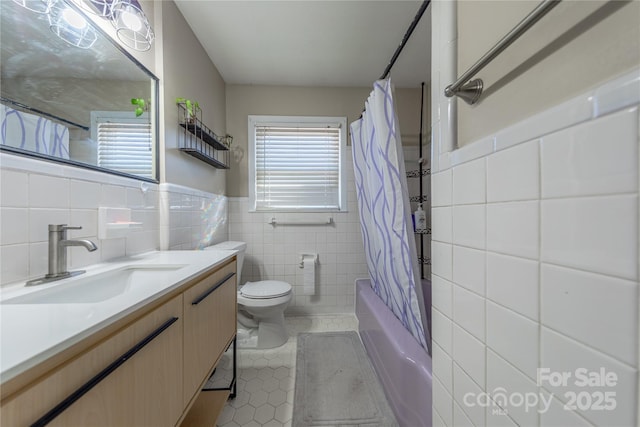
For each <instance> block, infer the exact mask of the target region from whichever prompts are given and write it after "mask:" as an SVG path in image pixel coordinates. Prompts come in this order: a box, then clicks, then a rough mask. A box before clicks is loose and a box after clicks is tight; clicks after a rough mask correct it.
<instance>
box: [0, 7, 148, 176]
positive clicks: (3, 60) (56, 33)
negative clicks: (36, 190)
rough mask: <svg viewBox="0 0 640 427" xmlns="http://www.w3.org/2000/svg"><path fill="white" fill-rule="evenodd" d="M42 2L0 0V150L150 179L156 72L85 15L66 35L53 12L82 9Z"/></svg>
mask: <svg viewBox="0 0 640 427" xmlns="http://www.w3.org/2000/svg"><path fill="white" fill-rule="evenodd" d="M27 3H28V2H27ZM31 4H40V3H38V2H31ZM50 4H52V8H51V10H50V11H49V12H48V13H38V12H35V11H32V10H29V9H27V8H26V7H23V6H22V5H20V4H18V3H16V2H14V1H10V0H1V1H0V40H2V43H0V68H1V72H0V92H1V98H0V104H1V105H0V120H1V128H0V150H2V151H4V152H11V153H13V154H20V155H28V156H33V157H37V158H40V159H43V160H48V161H56V162H62V163H66V164H71V165H75V166H81V167H86V168H90V169H97V170H100V171H104V172H109V173H114V174H118V175H124V176H129V177H135V178H138V179H142V180H147V181H153V182H157V169H158V168H157V157H158V154H157V152H158V151H157V142H156V134H157V122H158V119H157V114H158V109H157V108H156V106H157V96H158V79H157V78H156V77H155V76H154V75H153V74H152V73H151V72H150V71H149V70H147V69H146V68H145V67H144V66H143V65H142V64H141V63H139V62H138V61H137V60H136V59H135V58H133V57H132V56H131V55H130V54H129V53H128V52H126V51H125V50H124V49H122V48H121V47H120V45H119V44H118V43H117V42H115V41H114V40H113V39H112V38H111V37H110V36H109V35H107V34H106V33H104V32H103V31H102V30H101V29H100V28H98V26H97V25H92V24H91V22H92V21H91V20H90V19H86V27H84V28H86V32H85V33H83V34H85V36H83V38H82V39H78V38H76V39H72V38H69V37H68V36H66V33H65V30H66V29H65V27H64V26H65V25H76V26H78V25H79V24H77V23H74V22H73V21H71V23H69V22H67V21H66V20H61V19H60V20H58V21H56V19H57V16H64V18H67V17H68V14H69V13H71V14H75V15H74V16H76V17H77V16H80V18H83V17H85V16H84V15H83V14H82V12H81V9H80V8H78V7H73V6H69V4H67V3H66V2H65V1H63V0H57V1H53V2H51V3H50ZM55 8H58V10H56V9H55ZM67 8H70V10H71V11H72V12H68V9H67ZM56 14H57V15H56ZM78 14H79V15H78ZM82 25H84V24H82ZM65 37H66V38H65ZM132 99H136V100H142V101H144V105H143V106H142V103H140V104H139V105H133V104H132ZM138 107H143V108H141V109H139V110H138V111H136V109H137V108H138Z"/></svg>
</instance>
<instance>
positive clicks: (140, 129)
mask: <svg viewBox="0 0 640 427" xmlns="http://www.w3.org/2000/svg"><path fill="white" fill-rule="evenodd" d="M147 114H148V113H144V114H143V115H142V116H140V117H133V112H117V111H104V112H93V113H92V123H93V124H94V125H93V126H92V127H91V137H92V139H93V140H94V141H97V143H98V163H97V164H98V166H100V167H102V168H107V169H111V170H115V171H118V172H123V173H127V174H131V175H136V176H140V177H143V178H150V179H154V178H155V174H154V167H153V166H154V161H153V159H154V157H153V138H152V134H151V131H152V130H151V123H150V121H149V118H148V116H147Z"/></svg>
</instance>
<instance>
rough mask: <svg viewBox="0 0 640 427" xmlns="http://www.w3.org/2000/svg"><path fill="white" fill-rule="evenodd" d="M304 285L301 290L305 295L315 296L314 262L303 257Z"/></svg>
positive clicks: (313, 259) (310, 258)
mask: <svg viewBox="0 0 640 427" xmlns="http://www.w3.org/2000/svg"><path fill="white" fill-rule="evenodd" d="M302 264H303V268H304V283H303V285H304V286H303V290H304V294H305V295H315V294H316V262H315V258H313V257H304V259H303V261H302Z"/></svg>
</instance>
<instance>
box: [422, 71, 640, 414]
mask: <svg viewBox="0 0 640 427" xmlns="http://www.w3.org/2000/svg"><path fill="white" fill-rule="evenodd" d="M625 88H626V89H625ZM622 89H624V90H622ZM631 92H633V93H635V96H630V95H629V93H631ZM639 104H640V71H638V70H634V71H633V72H631V73H630V74H628V75H626V76H622V77H620V78H618V79H616V80H613V81H612V82H608V83H607V84H605V85H602V86H601V87H599V88H596V89H595V90H593V91H591V92H589V93H587V94H585V95H584V96H581V97H578V98H576V99H573V100H570V101H567V102H566V103H564V104H562V105H561V106H558V107H555V108H553V109H551V110H550V111H552V112H553V114H552V116H553V118H554V119H553V120H550V119H549V118H550V117H551V116H550V115H549V112H544V113H542V114H539V115H536V116H534V117H531V118H530V119H529V120H526V121H524V122H522V123H519V124H516V125H514V126H511V127H510V128H509V129H505V130H503V131H500V132H498V133H496V135H493V136H490V137H489V138H484V139H483V140H482V141H478V143H477V145H476V144H472V146H469V147H464V148H463V149H461V150H456V151H454V152H452V153H435V154H436V155H439V159H438V160H439V161H438V162H437V163H438V166H437V169H438V170H437V172H436V173H434V175H433V177H432V192H433V201H432V205H433V245H432V253H433V266H432V268H433V340H434V344H433V349H434V350H433V367H434V400H433V406H434V425H446V426H453V425H475V426H481V425H505V426H507V425H508V426H511V425H513V426H515V425H527V426H535V425H545V426H547V425H558V426H567V425H572V426H574V425H601V426H613V425H616V426H631V425H637V422H638V385H639V384H638V352H639V350H638V349H639V342H638V341H639V330H638V329H639V326H638V317H639V313H638V311H639V308H638V307H639V304H638V300H639V292H638V287H639V284H638V279H639V277H638V259H639V258H638V256H639V253H638V245H639V237H638V236H639V226H638V223H639V210H638V201H639V200H638V196H639V194H638V189H639V182H638V181H639V176H638V162H639V145H640V139H639V123H640V118H639ZM576 112H579V113H580V114H578V113H576ZM434 133H437V132H436V131H434ZM487 141H490V142H489V143H487ZM539 368H548V369H549V371H550V372H555V373H562V372H566V373H569V375H570V377H568V381H567V382H566V384H557V385H553V384H552V383H551V382H550V381H547V380H544V379H542V380H541V379H539V378H538V369H539ZM578 368H584V369H585V370H586V371H585V372H589V373H600V372H601V369H604V371H605V372H613V373H615V375H616V376H617V380H616V383H615V385H609V386H599V387H596V386H592V387H589V386H585V385H582V384H581V383H579V382H577V380H578V378H577V372H576V369H578ZM605 392H613V393H614V395H613V400H614V402H615V409H609V410H596V409H594V407H593V406H592V403H595V402H596V400H595V399H598V396H599V393H605ZM483 393H488V394H489V395H490V396H493V397H494V398H495V400H492V401H488V405H480V404H478V402H479V401H478V400H476V398H477V397H478V396H482V394H483ZM572 393H573V394H572ZM499 395H502V396H505V395H506V396H507V398H509V397H512V396H516V397H517V395H521V396H526V395H530V396H534V395H535V396H538V397H539V396H543V397H544V398H545V399H547V400H548V399H551V400H550V403H549V406H548V407H546V405H544V404H542V403H540V406H535V407H533V408H528V410H527V408H526V405H524V404H518V401H517V399H516V400H515V401H511V402H507V403H506V404H504V403H502V400H500V399H499ZM572 396H576V397H578V399H582V400H579V401H577V402H571V398H572ZM603 396H604V395H603ZM610 397H611V396H610ZM480 402H482V400H480ZM498 403H500V405H502V406H500V405H498ZM567 403H569V404H572V403H574V404H576V403H577V405H576V408H574V409H570V408H569V409H567V408H566V407H565V404H567Z"/></svg>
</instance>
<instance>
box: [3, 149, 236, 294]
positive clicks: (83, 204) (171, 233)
mask: <svg viewBox="0 0 640 427" xmlns="http://www.w3.org/2000/svg"><path fill="white" fill-rule="evenodd" d="M0 163H1V165H2V168H1V170H0V186H1V188H0V268H1V270H0V285H5V284H8V283H12V282H20V281H25V280H28V279H33V278H36V277H40V276H43V275H44V274H46V273H47V263H48V224H69V225H74V226H81V227H82V230H78V231H71V230H70V231H69V232H68V235H69V237H70V238H83V239H89V240H91V241H93V242H95V243H96V245H97V246H98V250H97V251H94V252H88V251H87V250H86V249H84V248H80V247H70V248H69V249H68V263H69V268H70V269H78V268H82V267H86V266H88V265H91V264H96V263H100V262H105V261H108V260H111V259H114V258H119V257H123V256H130V255H134V254H137V253H142V252H148V251H152V250H158V249H163V250H184V249H201V248H203V247H205V246H209V245H210V244H212V243H217V242H220V241H223V240H226V239H227V235H228V224H227V198H226V197H225V196H221V195H217V194H211V193H206V192H203V191H200V190H196V189H192V188H189V187H183V186H179V185H174V184H161V185H158V184H152V183H147V182H144V183H143V182H141V181H138V180H135V179H129V178H124V177H120V176H116V175H110V174H104V173H101V172H96V171H91V170H87V169H81V168H74V167H70V166H64V165H61V164H55V163H50V162H43V161H39V160H35V159H31V158H27V157H21V156H14V155H9V154H5V153H0ZM99 207H112V208H129V209H131V216H132V217H131V220H132V221H134V222H140V223H142V226H141V227H140V228H135V229H132V230H131V231H130V232H128V233H127V234H126V236H123V237H116V238H109V239H98V208H99Z"/></svg>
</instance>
